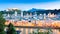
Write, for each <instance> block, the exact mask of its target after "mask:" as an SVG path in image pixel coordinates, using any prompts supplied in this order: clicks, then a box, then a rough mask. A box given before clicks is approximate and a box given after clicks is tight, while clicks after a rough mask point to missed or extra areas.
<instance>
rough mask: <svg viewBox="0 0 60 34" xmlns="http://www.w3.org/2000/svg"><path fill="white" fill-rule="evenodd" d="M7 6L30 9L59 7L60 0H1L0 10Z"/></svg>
mask: <svg viewBox="0 0 60 34" xmlns="http://www.w3.org/2000/svg"><path fill="white" fill-rule="evenodd" d="M7 8H19V9H21V10H28V9H31V8H38V9H59V8H60V0H0V10H4V9H7Z"/></svg>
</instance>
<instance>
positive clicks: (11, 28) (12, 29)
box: [7, 23, 17, 34]
mask: <svg viewBox="0 0 60 34" xmlns="http://www.w3.org/2000/svg"><path fill="white" fill-rule="evenodd" d="M7 34H17V32H16V30H15V27H14V26H13V25H12V24H11V23H10V24H9V25H8V30H7Z"/></svg>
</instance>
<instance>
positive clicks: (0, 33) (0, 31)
mask: <svg viewBox="0 0 60 34" xmlns="http://www.w3.org/2000/svg"><path fill="white" fill-rule="evenodd" d="M5 21H6V20H5V19H4V18H3V15H2V13H0V34H6V33H5V31H4V28H5Z"/></svg>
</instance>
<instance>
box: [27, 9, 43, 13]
mask: <svg viewBox="0 0 60 34" xmlns="http://www.w3.org/2000/svg"><path fill="white" fill-rule="evenodd" d="M36 11H44V9H36V8H32V9H30V10H28V12H36Z"/></svg>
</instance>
